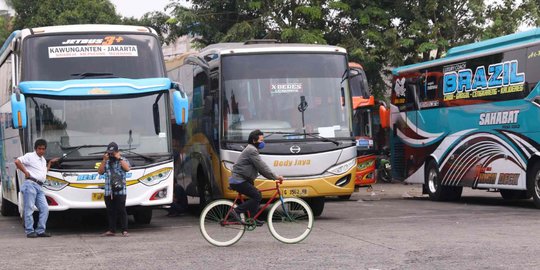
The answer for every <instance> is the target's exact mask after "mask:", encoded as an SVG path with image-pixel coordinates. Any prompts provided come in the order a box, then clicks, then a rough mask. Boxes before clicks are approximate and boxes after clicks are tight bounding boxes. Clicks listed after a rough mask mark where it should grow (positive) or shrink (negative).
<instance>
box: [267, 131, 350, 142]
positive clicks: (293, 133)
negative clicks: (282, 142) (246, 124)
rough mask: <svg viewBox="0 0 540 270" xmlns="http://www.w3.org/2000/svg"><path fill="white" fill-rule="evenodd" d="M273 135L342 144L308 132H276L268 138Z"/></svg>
mask: <svg viewBox="0 0 540 270" xmlns="http://www.w3.org/2000/svg"><path fill="white" fill-rule="evenodd" d="M273 134H282V135H283V137H288V136H309V137H312V138H316V139H319V140H321V141H323V142H331V143H334V144H335V145H339V144H340V142H338V141H336V140H333V139H330V138H326V137H323V136H321V135H319V133H318V132H312V133H309V132H306V133H304V132H280V131H276V132H270V133H269V134H268V136H270V135H273Z"/></svg>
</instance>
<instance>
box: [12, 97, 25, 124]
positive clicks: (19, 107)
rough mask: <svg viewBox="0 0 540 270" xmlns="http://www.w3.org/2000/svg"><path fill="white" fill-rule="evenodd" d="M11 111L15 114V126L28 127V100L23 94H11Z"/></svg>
mask: <svg viewBox="0 0 540 270" xmlns="http://www.w3.org/2000/svg"><path fill="white" fill-rule="evenodd" d="M11 113H12V115H13V128H17V129H20V128H26V101H25V98H24V95H23V94H21V93H13V94H11Z"/></svg>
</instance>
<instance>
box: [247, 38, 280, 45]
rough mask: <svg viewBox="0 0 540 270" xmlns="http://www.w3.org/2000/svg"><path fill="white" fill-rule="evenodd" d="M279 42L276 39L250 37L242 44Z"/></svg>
mask: <svg viewBox="0 0 540 270" xmlns="http://www.w3.org/2000/svg"><path fill="white" fill-rule="evenodd" d="M276 43H279V41H278V40H277V39H252V40H248V41H246V42H244V45H253V44H276Z"/></svg>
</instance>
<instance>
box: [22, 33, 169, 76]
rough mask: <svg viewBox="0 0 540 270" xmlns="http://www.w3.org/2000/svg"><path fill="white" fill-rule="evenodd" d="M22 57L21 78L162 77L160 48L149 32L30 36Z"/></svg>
mask: <svg viewBox="0 0 540 270" xmlns="http://www.w3.org/2000/svg"><path fill="white" fill-rule="evenodd" d="M23 59H24V61H25V62H24V67H23V74H22V76H23V78H22V80H23V81H63V80H70V79H81V78H92V79H95V78H111V77H118V78H130V79H142V78H156V77H164V70H163V69H164V68H163V61H162V59H163V57H162V55H161V47H160V44H159V41H158V40H157V39H156V38H155V37H154V36H151V35H133V34H129V35H128V34H84V35H82V34H81V35H76V34H70V35H51V36H33V37H29V38H28V39H26V40H25V42H24V50H23Z"/></svg>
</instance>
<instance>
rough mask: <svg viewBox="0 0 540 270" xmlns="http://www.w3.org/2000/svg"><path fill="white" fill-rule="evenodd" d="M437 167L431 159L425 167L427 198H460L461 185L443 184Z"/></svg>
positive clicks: (445, 199) (446, 199)
mask: <svg viewBox="0 0 540 270" xmlns="http://www.w3.org/2000/svg"><path fill="white" fill-rule="evenodd" d="M441 181H442V179H441V175H440V173H439V168H438V167H437V163H436V162H435V161H434V160H431V161H430V162H429V163H428V165H427V168H426V174H425V185H426V186H427V191H428V195H429V199H430V200H432V201H457V200H459V199H460V198H461V193H462V191H463V187H451V186H443V185H442V183H441Z"/></svg>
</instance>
